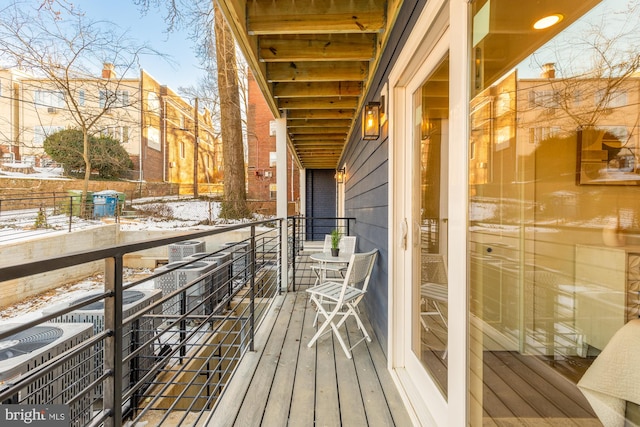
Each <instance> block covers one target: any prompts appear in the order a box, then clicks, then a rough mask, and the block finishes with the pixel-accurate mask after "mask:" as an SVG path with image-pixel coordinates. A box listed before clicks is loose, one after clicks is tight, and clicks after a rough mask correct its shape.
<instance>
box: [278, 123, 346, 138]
mask: <svg viewBox="0 0 640 427" xmlns="http://www.w3.org/2000/svg"><path fill="white" fill-rule="evenodd" d="M327 132H331V133H332V134H340V135H344V136H346V135H347V133H348V132H349V127H348V126H345V127H332V128H330V129H327V128H326V127H291V126H289V135H291V137H292V138H295V136H297V135H309V134H314V133H319V134H323V133H327Z"/></svg>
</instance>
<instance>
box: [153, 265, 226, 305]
mask: <svg viewBox="0 0 640 427" xmlns="http://www.w3.org/2000/svg"><path fill="white" fill-rule="evenodd" d="M182 263H183V262H182V261H180V262H172V263H169V264H166V265H164V266H162V267H158V268H156V269H155V270H154V274H155V273H160V272H163V271H167V270H170V269H172V268H175V267H176V266H177V265H180V264H182ZM215 267H216V263H214V262H206V261H196V262H192V263H191V264H188V265H184V266H182V267H180V268H178V269H176V270H173V271H169V272H167V273H165V274H163V275H162V276H159V277H156V278H155V279H154V284H155V288H156V289H161V290H162V292H163V294H169V293H171V292H173V291H175V290H176V289H178V288H181V287H183V286H185V285H186V284H187V283H190V282H192V281H194V280H196V279H198V278H202V280H200V281H199V282H197V283H196V284H194V285H193V286H191V287H190V288H189V290H188V291H187V292H185V293H186V298H187V301H186V311H187V312H188V311H191V310H192V309H193V308H194V307H198V308H197V310H195V311H194V312H193V314H198V315H201V314H205V312H206V310H205V306H204V305H203V304H202V302H203V300H204V299H205V298H207V297H208V296H209V295H211V281H212V277H211V274H208V273H210V272H211V270H213V269H214V268H215ZM180 299H181V295H177V296H175V297H173V298H171V299H169V300H168V301H166V302H165V303H164V304H162V312H163V313H164V314H171V315H177V314H183V313H182V310H181V303H180Z"/></svg>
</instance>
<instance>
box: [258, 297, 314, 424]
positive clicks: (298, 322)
mask: <svg viewBox="0 0 640 427" xmlns="http://www.w3.org/2000/svg"><path fill="white" fill-rule="evenodd" d="M303 297H304V296H303V295H300V294H298V295H296V299H298V298H303ZM304 315H305V306H304V305H302V304H299V303H296V304H294V308H293V312H292V314H291V321H290V322H289V326H288V327H287V330H286V339H285V341H284V344H283V345H282V351H281V355H280V359H279V360H278V362H277V370H276V373H275V377H274V378H273V384H272V386H271V391H270V394H269V400H268V401H267V406H266V409H265V412H264V417H263V425H265V426H274V427H280V426H284V425H287V421H288V419H289V408H290V405H291V398H292V393H293V384H294V382H295V374H296V366H297V364H298V351H299V349H300V345H299V341H300V335H301V333H302V325H303V322H304Z"/></svg>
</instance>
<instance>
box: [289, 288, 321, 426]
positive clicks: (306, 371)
mask: <svg viewBox="0 0 640 427" xmlns="http://www.w3.org/2000/svg"><path fill="white" fill-rule="evenodd" d="M300 294H301V295H302V296H304V297H305V298H304V305H303V307H304V309H305V310H304V322H303V325H302V334H301V336H300V342H299V345H300V347H299V349H298V351H297V353H296V354H297V355H298V365H297V366H296V380H295V383H294V385H293V397H292V399H291V410H290V412H289V426H291V427H305V426H310V425H313V421H314V419H315V397H316V351H315V347H312V348H307V343H308V342H309V340H310V339H311V337H313V334H314V333H315V331H316V329H315V327H314V326H313V319H314V311H313V310H309V309H307V305H309V304H310V302H309V300H308V298H306V294H303V293H302V292H300Z"/></svg>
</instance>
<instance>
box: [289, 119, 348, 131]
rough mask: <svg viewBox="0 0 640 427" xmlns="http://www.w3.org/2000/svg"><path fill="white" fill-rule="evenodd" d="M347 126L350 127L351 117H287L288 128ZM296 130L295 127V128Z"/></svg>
mask: <svg viewBox="0 0 640 427" xmlns="http://www.w3.org/2000/svg"><path fill="white" fill-rule="evenodd" d="M316 126H320V127H325V128H329V127H338V128H341V127H347V128H351V118H349V119H335V120H332V119H309V120H307V119H294V118H292V117H288V118H287V127H288V128H304V127H316ZM295 131H297V129H295Z"/></svg>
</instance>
